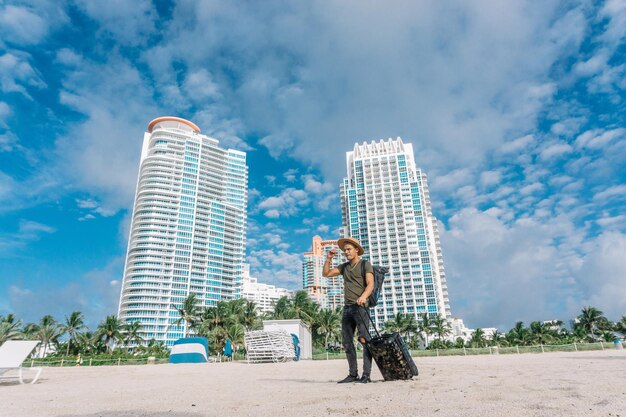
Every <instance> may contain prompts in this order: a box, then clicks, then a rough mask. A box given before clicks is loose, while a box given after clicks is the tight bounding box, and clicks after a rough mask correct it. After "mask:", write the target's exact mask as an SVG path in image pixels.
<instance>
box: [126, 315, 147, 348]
mask: <svg viewBox="0 0 626 417" xmlns="http://www.w3.org/2000/svg"><path fill="white" fill-rule="evenodd" d="M142 328H143V325H142V324H141V322H139V321H132V322H130V323H124V324H123V325H122V334H123V337H124V344H125V345H126V347H127V348H128V346H129V345H130V344H131V343H133V344H134V345H135V346H140V345H141V344H142V343H143V341H144V339H143V337H141V331H142Z"/></svg>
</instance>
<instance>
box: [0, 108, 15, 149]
mask: <svg viewBox="0 0 626 417" xmlns="http://www.w3.org/2000/svg"><path fill="white" fill-rule="evenodd" d="M0 104H2V103H0ZM1 126H2V123H0V127H1ZM18 147H19V140H18V138H17V136H15V135H14V134H13V133H12V132H5V133H2V134H0V152H11V151H13V150H15V149H16V148H18Z"/></svg>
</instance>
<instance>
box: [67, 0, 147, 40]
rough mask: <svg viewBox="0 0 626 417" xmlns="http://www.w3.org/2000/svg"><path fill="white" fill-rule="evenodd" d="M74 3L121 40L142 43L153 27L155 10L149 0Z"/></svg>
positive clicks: (103, 28)
mask: <svg viewBox="0 0 626 417" xmlns="http://www.w3.org/2000/svg"><path fill="white" fill-rule="evenodd" d="M76 6H78V8H79V9H80V10H81V11H82V12H84V13H85V14H87V16H89V17H90V18H91V19H93V20H94V21H96V22H98V24H99V26H100V30H101V31H102V32H103V33H105V34H108V35H111V36H113V37H114V38H115V40H117V41H118V42H120V43H122V44H126V45H133V46H135V45H143V44H144V43H145V42H146V41H147V40H148V38H149V37H150V36H151V35H152V34H154V33H155V31H156V27H155V22H156V20H157V19H158V14H157V12H156V10H155V8H154V5H153V4H152V2H151V1H150V0H134V1H132V2H130V3H129V2H127V1H125V0H109V1H107V2H106V3H103V2H101V1H99V0H76Z"/></svg>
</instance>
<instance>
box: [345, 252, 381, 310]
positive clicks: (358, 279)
mask: <svg viewBox="0 0 626 417" xmlns="http://www.w3.org/2000/svg"><path fill="white" fill-rule="evenodd" d="M361 262H365V273H366V274H367V273H368V272H370V273H372V274H373V273H374V267H373V266H372V264H371V263H369V262H368V261H366V260H365V259H359V262H358V263H357V264H356V265H354V267H353V266H352V265H350V264H347V265H346V264H341V265H340V266H339V270H340V271H341V275H343V294H344V296H343V300H344V304H345V305H347V306H349V305H352V304H356V300H357V299H358V298H359V297H360V296H361V294H363V291H365V287H366V286H367V282H366V281H365V277H364V276H361Z"/></svg>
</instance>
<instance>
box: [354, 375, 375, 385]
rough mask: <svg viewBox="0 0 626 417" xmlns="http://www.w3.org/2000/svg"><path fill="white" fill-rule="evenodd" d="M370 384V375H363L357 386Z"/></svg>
mask: <svg viewBox="0 0 626 417" xmlns="http://www.w3.org/2000/svg"><path fill="white" fill-rule="evenodd" d="M368 382H372V380H371V379H370V376H369V375H363V376H362V377H361V378H359V379H358V380H357V381H356V383H357V384H367V383H368Z"/></svg>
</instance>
